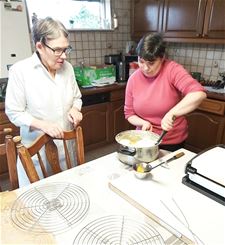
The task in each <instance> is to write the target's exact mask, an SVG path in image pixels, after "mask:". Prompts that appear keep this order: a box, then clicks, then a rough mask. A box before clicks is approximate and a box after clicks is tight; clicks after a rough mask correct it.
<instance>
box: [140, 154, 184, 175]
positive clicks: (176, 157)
mask: <svg viewBox="0 0 225 245" xmlns="http://www.w3.org/2000/svg"><path fill="white" fill-rule="evenodd" d="M183 155H184V152H179V153H177V154H176V155H174V156H173V157H171V158H169V159H168V160H165V161H163V162H161V163H159V164H158V165H156V166H154V167H152V165H151V164H147V165H146V168H145V170H144V172H145V173H146V172H147V173H149V172H150V171H152V170H153V169H154V168H157V167H159V166H161V165H162V164H164V163H168V162H171V161H173V160H176V159H178V158H180V157H182V156H183Z"/></svg>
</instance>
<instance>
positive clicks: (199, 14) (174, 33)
mask: <svg viewBox="0 0 225 245" xmlns="http://www.w3.org/2000/svg"><path fill="white" fill-rule="evenodd" d="M206 3H207V0H165V3H164V13H163V32H164V36H165V37H174V38H176V37H179V38H194V37H195V38H196V37H200V36H201V35H202V32H203V23H204V15H205V8H206Z"/></svg>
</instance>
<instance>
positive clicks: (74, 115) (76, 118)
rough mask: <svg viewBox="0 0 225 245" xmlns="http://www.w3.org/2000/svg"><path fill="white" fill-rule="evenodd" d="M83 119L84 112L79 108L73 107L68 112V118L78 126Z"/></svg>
mask: <svg viewBox="0 0 225 245" xmlns="http://www.w3.org/2000/svg"><path fill="white" fill-rule="evenodd" d="M82 119H83V115H82V113H81V112H80V111H79V110H78V109H77V108H75V107H72V108H71V109H70V111H69V113H68V120H69V121H70V122H71V123H73V125H74V127H76V126H77V125H78V124H79V122H80V121H81V120H82Z"/></svg>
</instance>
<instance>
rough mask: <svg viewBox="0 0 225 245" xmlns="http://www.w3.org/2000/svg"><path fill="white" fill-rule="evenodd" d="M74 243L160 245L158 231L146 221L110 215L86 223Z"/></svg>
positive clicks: (81, 244) (84, 244) (91, 244)
mask: <svg viewBox="0 0 225 245" xmlns="http://www.w3.org/2000/svg"><path fill="white" fill-rule="evenodd" d="M73 244H74V245H87V244H88V245H101V244H104V245H109V244H110V245H126V244H127V245H134V244H136V245H141V244H144V245H162V244H165V243H164V240H163V238H162V236H161V235H160V234H159V233H158V231H157V230H156V229H155V228H153V227H152V226H151V225H150V224H148V223H147V222H138V221H136V220H134V219H132V218H130V217H128V216H120V215H110V216H104V217H101V218H98V219H96V220H94V221H92V222H90V223H89V224H88V225H86V226H85V227H84V228H83V229H82V230H81V231H80V232H79V233H78V234H77V236H76V237H75V240H74V242H73Z"/></svg>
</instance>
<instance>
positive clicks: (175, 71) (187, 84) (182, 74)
mask: <svg viewBox="0 0 225 245" xmlns="http://www.w3.org/2000/svg"><path fill="white" fill-rule="evenodd" d="M170 76H171V79H170V81H172V83H173V86H174V87H176V88H177V89H178V90H179V91H181V93H182V94H183V95H186V94H188V93H190V92H197V91H205V89H204V87H203V86H202V85H201V84H200V83H199V82H198V81H197V80H195V79H194V78H193V77H192V76H191V75H190V74H189V73H188V71H187V70H185V69H184V67H183V66H182V65H180V64H177V63H175V62H171V69H170Z"/></svg>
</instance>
